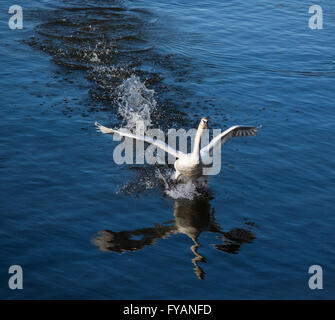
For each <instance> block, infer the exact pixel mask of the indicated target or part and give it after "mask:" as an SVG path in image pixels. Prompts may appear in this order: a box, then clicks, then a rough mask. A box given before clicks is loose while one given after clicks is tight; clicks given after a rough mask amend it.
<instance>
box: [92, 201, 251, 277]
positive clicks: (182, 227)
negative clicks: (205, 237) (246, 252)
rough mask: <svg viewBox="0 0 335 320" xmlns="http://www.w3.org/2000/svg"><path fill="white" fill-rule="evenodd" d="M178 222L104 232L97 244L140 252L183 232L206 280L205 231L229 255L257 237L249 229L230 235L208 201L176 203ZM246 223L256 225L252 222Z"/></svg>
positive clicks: (100, 246)
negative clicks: (202, 247) (202, 248)
mask: <svg viewBox="0 0 335 320" xmlns="http://www.w3.org/2000/svg"><path fill="white" fill-rule="evenodd" d="M174 218H175V219H174V220H172V221H168V222H167V223H164V224H163V225H160V224H157V225H155V226H154V227H152V228H141V229H135V230H130V231H120V232H113V231H111V230H103V231H100V232H99V236H97V237H96V238H95V239H93V242H94V243H95V244H96V245H97V246H99V248H100V250H103V251H112V252H119V253H122V252H124V251H137V250H141V249H143V248H144V247H145V246H150V245H154V244H155V240H156V239H162V238H166V237H167V236H169V235H172V234H178V233H183V234H186V235H187V236H188V237H190V238H191V239H192V241H193V244H192V246H191V247H190V249H191V250H192V252H193V254H194V258H193V259H192V263H193V265H194V271H195V273H196V275H197V277H198V278H199V279H201V280H202V279H204V275H205V272H204V271H203V269H202V268H201V267H200V266H199V263H200V262H206V259H205V257H203V256H202V255H201V254H200V253H199V252H198V249H199V247H200V244H199V242H198V238H199V236H200V234H201V232H203V231H207V232H212V233H216V234H217V238H218V239H219V241H220V244H214V247H215V248H216V249H217V250H220V251H224V252H226V253H232V254H234V253H237V252H238V250H239V248H240V246H241V244H242V243H243V242H252V240H253V239H254V238H255V236H254V234H253V232H252V231H251V230H249V228H246V229H242V228H233V229H231V230H230V231H228V232H225V231H223V230H222V229H221V227H220V226H219V225H218V223H217V222H216V220H215V217H214V209H211V206H210V203H209V200H208V199H204V198H198V199H194V200H185V199H182V200H181V199H180V200H175V203H174ZM246 224H248V225H249V227H250V226H252V225H253V223H251V222H247V223H246Z"/></svg>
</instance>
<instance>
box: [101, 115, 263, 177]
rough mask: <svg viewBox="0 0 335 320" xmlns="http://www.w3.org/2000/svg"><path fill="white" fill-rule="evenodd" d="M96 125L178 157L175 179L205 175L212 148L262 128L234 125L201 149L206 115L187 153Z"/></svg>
mask: <svg viewBox="0 0 335 320" xmlns="http://www.w3.org/2000/svg"><path fill="white" fill-rule="evenodd" d="M95 126H96V128H97V131H100V132H102V133H105V134H119V135H120V136H123V137H127V138H131V139H135V140H140V141H145V142H147V143H149V144H153V145H155V146H156V147H158V148H160V149H162V150H164V151H165V152H167V153H169V154H171V155H172V156H174V157H175V158H176V161H175V162H174V168H175V170H176V171H175V174H174V179H175V180H178V179H179V178H180V177H181V176H184V177H186V178H187V179H192V180H193V179H197V178H199V177H201V176H203V172H202V169H203V166H204V163H205V162H206V161H205V160H206V158H208V157H209V154H210V151H211V150H213V152H215V151H216V150H217V148H218V147H219V146H220V144H224V143H225V142H226V141H227V140H228V139H229V138H232V137H246V136H253V135H255V134H256V133H257V131H258V129H260V128H261V126H258V127H250V126H239V125H236V126H232V127H230V128H229V129H227V130H225V131H224V132H222V133H221V134H219V135H217V136H216V137H215V138H213V139H212V141H211V142H210V143H209V144H208V145H207V146H205V147H203V148H202V149H200V142H201V137H202V135H203V133H204V130H206V129H208V117H204V118H202V119H201V120H200V124H199V126H198V130H197V133H196V135H195V140H194V147H193V151H192V152H191V153H187V154H186V153H184V152H181V151H177V150H175V149H174V148H172V147H170V146H169V145H168V144H166V143H165V142H163V141H162V140H158V139H153V138H151V137H149V136H144V135H135V134H132V133H129V132H122V131H119V130H114V129H111V128H106V127H104V126H103V125H101V124H100V123H98V122H95Z"/></svg>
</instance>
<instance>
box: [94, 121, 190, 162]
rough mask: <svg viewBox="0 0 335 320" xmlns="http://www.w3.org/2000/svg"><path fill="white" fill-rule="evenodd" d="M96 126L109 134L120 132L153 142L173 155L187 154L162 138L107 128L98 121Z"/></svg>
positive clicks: (124, 135)
mask: <svg viewBox="0 0 335 320" xmlns="http://www.w3.org/2000/svg"><path fill="white" fill-rule="evenodd" d="M95 126H96V127H97V130H98V131H100V132H102V133H109V134H113V133H116V134H119V135H120V136H122V137H127V138H131V139H135V140H140V141H145V142H147V143H150V144H153V145H154V146H156V147H158V148H160V149H162V150H164V151H165V152H167V153H169V154H171V155H173V156H174V157H176V158H179V157H181V156H183V155H185V154H184V153H183V152H181V151H177V150H175V149H173V148H171V147H170V146H169V145H168V144H166V143H165V142H163V141H162V140H158V139H153V138H151V137H149V136H143V135H135V134H132V133H130V132H123V131H118V130H114V129H110V128H106V127H104V126H102V125H101V124H100V123H98V122H95Z"/></svg>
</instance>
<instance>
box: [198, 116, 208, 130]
mask: <svg viewBox="0 0 335 320" xmlns="http://www.w3.org/2000/svg"><path fill="white" fill-rule="evenodd" d="M200 127H201V128H202V129H208V117H204V118H202V119H201V120H200Z"/></svg>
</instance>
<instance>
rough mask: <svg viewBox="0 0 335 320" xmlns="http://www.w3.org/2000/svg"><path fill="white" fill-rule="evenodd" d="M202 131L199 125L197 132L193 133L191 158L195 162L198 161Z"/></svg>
mask: <svg viewBox="0 0 335 320" xmlns="http://www.w3.org/2000/svg"><path fill="white" fill-rule="evenodd" d="M203 132H204V130H203V129H202V128H201V127H200V126H199V128H198V131H197V134H196V135H195V139H194V148H193V152H192V159H193V160H194V161H196V162H199V161H200V142H201V136H202V134H203Z"/></svg>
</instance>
